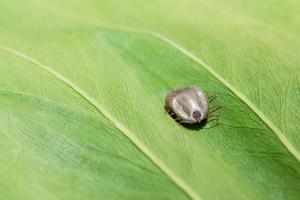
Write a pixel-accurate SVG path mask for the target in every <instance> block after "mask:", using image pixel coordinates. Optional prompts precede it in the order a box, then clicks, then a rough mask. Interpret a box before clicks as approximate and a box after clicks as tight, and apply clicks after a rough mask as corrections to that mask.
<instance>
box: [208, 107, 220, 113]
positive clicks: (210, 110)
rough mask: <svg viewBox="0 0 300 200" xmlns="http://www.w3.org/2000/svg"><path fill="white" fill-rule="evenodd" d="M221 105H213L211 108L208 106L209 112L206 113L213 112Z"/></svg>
mask: <svg viewBox="0 0 300 200" xmlns="http://www.w3.org/2000/svg"><path fill="white" fill-rule="evenodd" d="M222 107H223V106H213V107H211V108H209V112H208V114H210V113H212V112H215V111H217V110H219V109H220V108H222Z"/></svg>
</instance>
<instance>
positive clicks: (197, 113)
mask: <svg viewBox="0 0 300 200" xmlns="http://www.w3.org/2000/svg"><path fill="white" fill-rule="evenodd" d="M193 118H194V119H195V120H196V121H197V122H198V123H199V122H200V120H201V113H200V112H199V111H194V112H193Z"/></svg>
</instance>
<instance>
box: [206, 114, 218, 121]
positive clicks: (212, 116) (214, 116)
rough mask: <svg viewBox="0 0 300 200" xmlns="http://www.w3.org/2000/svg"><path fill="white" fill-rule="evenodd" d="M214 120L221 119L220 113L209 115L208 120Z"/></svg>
mask: <svg viewBox="0 0 300 200" xmlns="http://www.w3.org/2000/svg"><path fill="white" fill-rule="evenodd" d="M214 120H217V121H218V120H219V115H209V116H208V118H207V121H206V122H211V121H214Z"/></svg>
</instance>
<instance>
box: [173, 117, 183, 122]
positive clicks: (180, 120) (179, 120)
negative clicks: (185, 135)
mask: <svg viewBox="0 0 300 200" xmlns="http://www.w3.org/2000/svg"><path fill="white" fill-rule="evenodd" d="M174 120H175V121H176V122H178V123H179V124H180V123H181V122H182V119H181V118H179V117H177V118H175V119H174Z"/></svg>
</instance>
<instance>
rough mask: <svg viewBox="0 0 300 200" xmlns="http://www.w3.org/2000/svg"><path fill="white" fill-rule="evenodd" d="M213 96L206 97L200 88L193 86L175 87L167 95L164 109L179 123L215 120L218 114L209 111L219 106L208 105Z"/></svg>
mask: <svg viewBox="0 0 300 200" xmlns="http://www.w3.org/2000/svg"><path fill="white" fill-rule="evenodd" d="M215 98H216V96H211V97H207V95H206V94H205V92H204V91H203V90H202V89H200V88H198V87H195V86H191V87H186V88H182V89H177V90H174V91H171V92H170V93H169V94H168V95H167V97H166V111H167V112H168V113H169V114H170V115H171V116H172V117H173V118H175V120H176V121H177V122H179V123H180V124H181V123H184V124H196V123H200V122H202V121H203V120H207V121H208V120H215V119H216V120H217V119H218V116H217V115H210V113H211V112H213V111H215V110H217V109H219V108H220V107H221V106H218V107H212V108H210V107H209V102H210V101H211V100H213V99H215Z"/></svg>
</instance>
